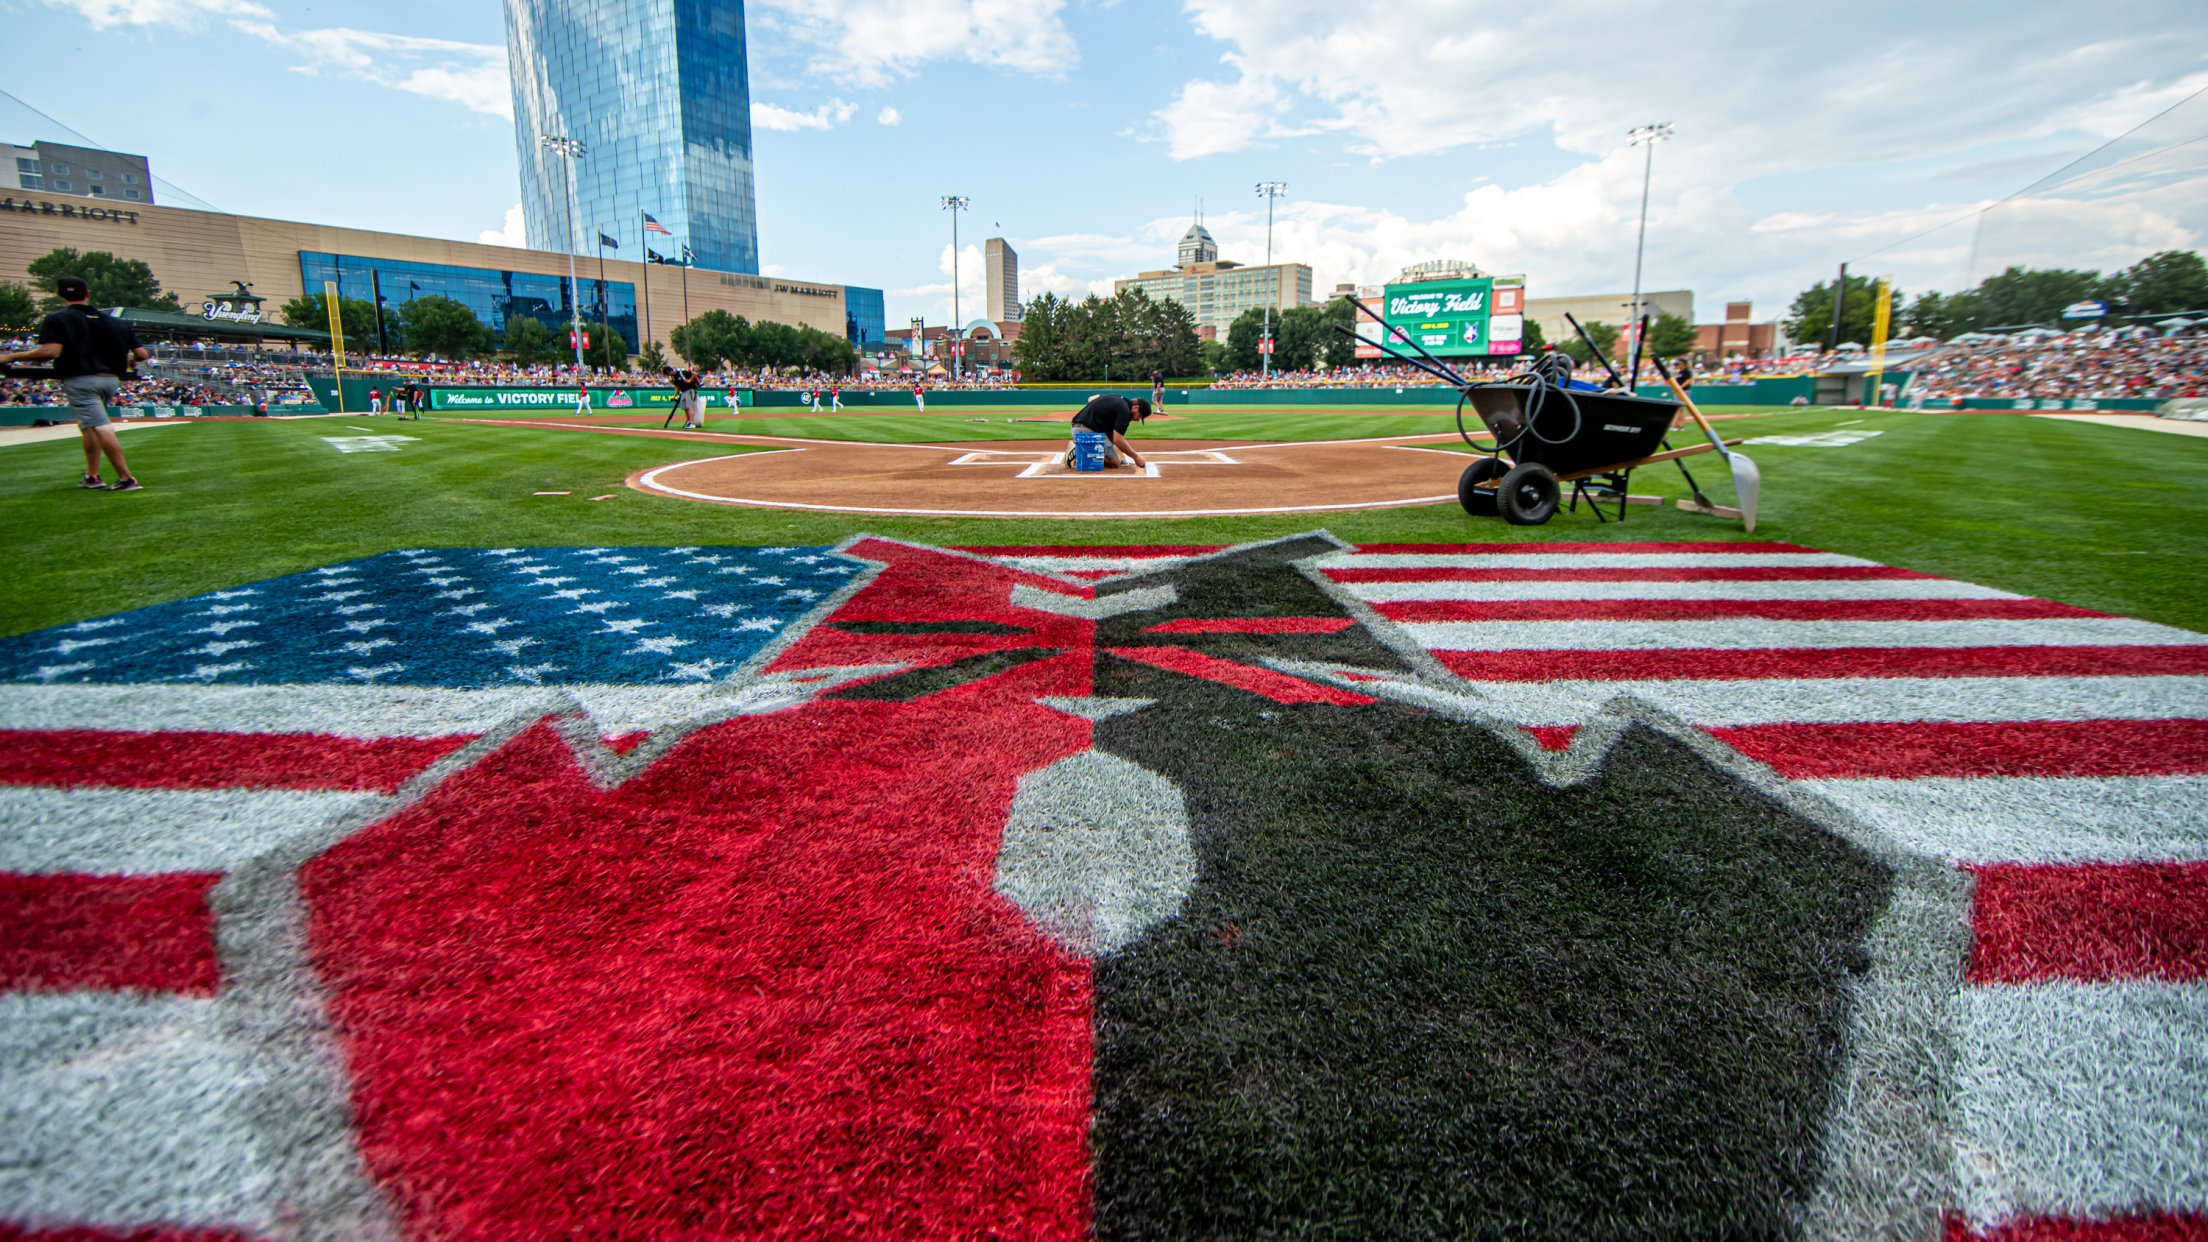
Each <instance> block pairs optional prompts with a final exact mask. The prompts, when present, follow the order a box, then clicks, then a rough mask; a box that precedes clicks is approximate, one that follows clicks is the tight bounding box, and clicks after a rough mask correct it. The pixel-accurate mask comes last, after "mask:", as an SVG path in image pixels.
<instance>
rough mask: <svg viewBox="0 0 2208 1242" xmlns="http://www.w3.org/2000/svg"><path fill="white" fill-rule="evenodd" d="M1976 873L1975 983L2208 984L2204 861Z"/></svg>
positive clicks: (1991, 868) (2013, 866)
mask: <svg viewBox="0 0 2208 1242" xmlns="http://www.w3.org/2000/svg"><path fill="white" fill-rule="evenodd" d="M1971 870H1972V871H1973V872H1975V873H1976V874H1977V877H1978V885H1977V890H1976V893H1975V895H1974V896H1973V899H1972V902H1971V915H1970V923H1971V930H1972V932H1973V933H1974V935H1975V939H1974V940H1973V942H1972V944H1971V950H1970V964H1969V966H1968V968H1967V971H1966V974H1967V977H1968V978H1969V979H1970V981H1971V982H1972V983H2036V982H2040V981H2042V980H2048V979H2078V980H2084V981H2087V982H2095V981H2101V980H2114V979H2168V980H2171V981H2173V982H2180V983H2190V982H2195V981H2197V980H2200V979H2204V978H2208V862H2190V863H2084V864H2075V865H2044V866H2035V865H2027V864H2021V863H1999V864H1989V865H1986V866H1979V867H1973V868H1971Z"/></svg>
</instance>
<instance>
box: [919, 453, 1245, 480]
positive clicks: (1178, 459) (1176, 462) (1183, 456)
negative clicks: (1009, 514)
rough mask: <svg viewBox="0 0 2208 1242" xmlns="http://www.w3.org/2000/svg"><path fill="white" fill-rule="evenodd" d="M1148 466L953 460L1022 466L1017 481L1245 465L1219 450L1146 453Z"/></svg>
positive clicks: (999, 456)
mask: <svg viewBox="0 0 2208 1242" xmlns="http://www.w3.org/2000/svg"><path fill="white" fill-rule="evenodd" d="M1142 460H1143V462H1144V463H1145V464H1144V465H1143V467H1142V469H1140V470H1132V469H1129V468H1127V467H1125V466H1120V467H1116V468H1106V469H1103V470H1090V471H1080V470H1069V469H1067V468H1066V455H1065V454H1064V453H1062V452H1035V451H1033V450H1025V449H1023V450H1017V451H1008V450H999V449H976V450H974V451H973V452H970V453H966V454H964V455H962V456H960V457H957V458H955V459H953V460H952V461H951V462H950V463H949V464H950V465H953V466H1018V467H1020V472H1019V473H1018V474H1016V475H1013V476H1012V477H1013V478H1016V479H1155V478H1160V477H1163V476H1161V475H1160V474H1159V473H1158V471H1159V470H1160V469H1161V468H1163V467H1166V466H1239V465H1242V464H1244V463H1242V462H1240V461H1237V460H1236V459H1235V458H1234V457H1232V456H1230V455H1229V454H1227V453H1226V452H1223V451H1221V450H1219V449H1188V450H1179V451H1167V452H1155V453H1144V454H1143V455H1142Z"/></svg>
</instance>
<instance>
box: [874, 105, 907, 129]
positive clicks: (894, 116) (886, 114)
mask: <svg viewBox="0 0 2208 1242" xmlns="http://www.w3.org/2000/svg"><path fill="white" fill-rule="evenodd" d="M874 119H875V120H877V121H879V122H881V123H882V124H884V125H902V124H904V122H905V117H904V114H903V113H901V112H899V111H897V109H895V108H892V107H890V106H888V105H887V104H884V105H883V106H882V110H881V112H880V113H878V114H877V115H876V116H875V117H874Z"/></svg>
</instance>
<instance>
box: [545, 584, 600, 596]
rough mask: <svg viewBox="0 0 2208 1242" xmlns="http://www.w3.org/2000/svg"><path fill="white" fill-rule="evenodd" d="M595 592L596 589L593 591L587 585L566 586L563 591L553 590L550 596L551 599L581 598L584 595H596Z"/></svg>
mask: <svg viewBox="0 0 2208 1242" xmlns="http://www.w3.org/2000/svg"><path fill="white" fill-rule="evenodd" d="M597 593H598V592H596V591H593V590H591V589H590V588H589V587H569V588H567V589H566V590H564V591H554V592H552V596H551V598H553V599H581V598H582V597H584V596H585V595H596V594H597Z"/></svg>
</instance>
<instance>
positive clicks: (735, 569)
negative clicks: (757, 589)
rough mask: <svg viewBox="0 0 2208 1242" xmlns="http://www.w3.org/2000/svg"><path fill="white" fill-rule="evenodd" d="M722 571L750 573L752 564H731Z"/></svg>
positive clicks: (725, 572) (726, 572) (727, 572)
mask: <svg viewBox="0 0 2208 1242" xmlns="http://www.w3.org/2000/svg"><path fill="white" fill-rule="evenodd" d="M721 572H722V573H724V574H748V573H750V572H751V566H749V565H731V566H729V567H728V568H726V569H724V570H722V571H721Z"/></svg>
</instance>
